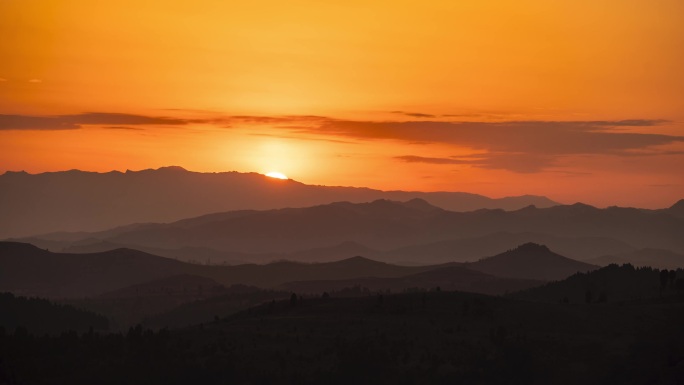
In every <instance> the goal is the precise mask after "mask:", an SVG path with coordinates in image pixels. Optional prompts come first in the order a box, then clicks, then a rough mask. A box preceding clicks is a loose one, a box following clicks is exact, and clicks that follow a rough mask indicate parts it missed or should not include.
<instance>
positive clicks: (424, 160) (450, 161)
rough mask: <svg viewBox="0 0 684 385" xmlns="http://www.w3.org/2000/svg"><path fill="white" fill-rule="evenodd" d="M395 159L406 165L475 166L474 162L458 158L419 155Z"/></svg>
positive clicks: (396, 157)
mask: <svg viewBox="0 0 684 385" xmlns="http://www.w3.org/2000/svg"><path fill="white" fill-rule="evenodd" d="M394 158H395V159H398V160H401V161H402V162H406V163H429V164H473V162H472V161H469V160H462V159H456V157H450V158H430V157H424V156H417V155H402V156H395V157H394Z"/></svg>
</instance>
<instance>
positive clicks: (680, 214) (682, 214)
mask: <svg viewBox="0 0 684 385" xmlns="http://www.w3.org/2000/svg"><path fill="white" fill-rule="evenodd" d="M660 211H661V212H665V213H668V214H670V215H672V216H674V217H677V218H684V199H680V200H679V201H677V203H675V204H673V205H672V206H670V208H667V209H665V210H660Z"/></svg>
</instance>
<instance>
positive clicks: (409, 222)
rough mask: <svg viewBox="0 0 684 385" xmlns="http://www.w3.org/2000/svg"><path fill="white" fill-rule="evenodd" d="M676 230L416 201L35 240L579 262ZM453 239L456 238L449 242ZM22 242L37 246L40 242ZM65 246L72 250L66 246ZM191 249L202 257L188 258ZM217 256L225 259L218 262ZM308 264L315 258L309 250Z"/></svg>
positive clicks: (643, 215)
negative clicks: (537, 252)
mask: <svg viewBox="0 0 684 385" xmlns="http://www.w3.org/2000/svg"><path fill="white" fill-rule="evenodd" d="M681 234H684V219H680V218H677V217H674V216H672V215H670V214H668V213H665V212H655V211H648V210H640V209H633V208H619V207H611V208H607V209H598V208H595V207H592V206H588V205H584V204H574V205H570V206H554V207H550V208H546V209H539V208H535V207H526V208H523V209H520V210H516V211H504V210H486V209H483V210H477V211H473V212H462V213H459V212H451V211H446V210H442V209H439V208H436V207H433V206H427V203H425V202H419V201H413V202H412V203H407V202H395V201H388V200H377V201H373V202H370V203H358V204H355V203H349V202H336V203H331V204H326V205H319V206H313V207H306V208H288V209H279V210H266V211H253V210H252V211H231V212H226V213H215V214H209V215H204V216H200V217H196V218H189V219H184V220H181V221H177V222H173V223H168V224H162V223H157V224H154V223H148V224H144V225H143V224H139V225H129V226H124V227H118V228H114V229H111V230H106V231H102V232H95V233H55V234H47V235H44V236H41V237H39V238H40V239H43V240H44V241H45V244H44V246H45V247H50V246H49V245H50V244H53V245H58V244H59V243H55V241H59V242H62V243H61V244H62V245H70V244H78V243H79V242H89V243H91V244H92V243H94V242H96V240H99V241H106V242H110V243H112V244H114V245H122V246H125V247H130V248H136V249H143V250H149V251H153V252H155V253H157V251H154V250H159V252H158V253H159V254H162V253H163V254H164V255H167V256H174V257H175V256H176V255H181V254H183V253H182V252H178V251H175V252H168V254H167V253H166V252H163V251H161V250H181V249H185V250H186V251H187V253H184V254H183V255H182V259H183V260H190V259H199V260H202V261H204V260H206V258H205V256H207V255H211V253H214V254H215V255H216V256H217V262H220V261H221V260H225V261H228V260H238V261H239V260H246V261H253V262H260V263H263V262H265V261H269V260H273V259H281V258H286V259H290V258H289V257H288V255H293V256H294V257H295V258H293V259H296V254H297V253H299V252H306V251H307V250H312V249H325V248H331V247H337V246H338V245H340V244H345V243H347V242H351V244H359V245H363V246H364V247H367V248H369V249H371V250H372V251H369V252H370V254H369V255H372V256H373V257H374V258H378V259H382V260H385V261H389V262H406V261H410V262H413V263H423V264H426V263H439V262H444V261H449V260H451V261H466V260H471V261H472V260H473V259H476V258H477V257H481V256H483V255H491V253H493V252H494V250H493V249H494V248H495V247H494V246H496V248H499V247H501V248H511V247H513V245H517V244H520V243H524V242H538V243H546V242H548V243H549V244H550V245H552V246H553V247H554V249H558V250H561V251H562V252H563V253H565V252H568V255H572V256H573V257H574V258H577V259H580V260H583V259H589V258H593V257H597V256H600V255H605V254H618V253H624V252H630V251H634V250H637V249H643V248H659V249H665V250H671V251H673V252H677V253H684V237H682V236H681ZM455 238H458V239H457V240H455V241H454V239H455ZM22 241H23V240H22ZM27 241H32V242H33V241H36V238H31V239H27ZM41 244H42V243H41ZM416 245H418V246H416ZM66 247H67V250H68V247H70V246H66ZM193 250H194V251H196V252H197V254H198V256H200V257H197V258H195V257H193V256H192V253H193ZM212 250H213V251H212ZM499 250H500V249H499ZM373 251H378V252H380V254H376V253H373ZM171 253H177V254H174V255H171ZM221 253H225V254H224V255H223V256H220V254H221ZM470 253H472V254H470ZM258 254H261V256H259V255H258ZM305 254H306V253H305ZM321 254H324V253H323V252H322V253H321ZM393 254H394V255H393ZM337 255H339V254H337ZM352 255H354V254H348V255H347V256H352ZM305 260H312V259H311V253H310V254H309V255H308V256H306V257H305Z"/></svg>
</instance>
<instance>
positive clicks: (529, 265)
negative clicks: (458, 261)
mask: <svg viewBox="0 0 684 385" xmlns="http://www.w3.org/2000/svg"><path fill="white" fill-rule="evenodd" d="M464 266H465V267H467V268H469V269H473V270H477V271H481V272H483V273H487V274H491V275H495V276H498V277H509V278H519V279H536V280H543V281H554V280H562V279H565V278H567V277H569V276H571V275H573V274H575V273H578V272H586V271H590V270H595V269H597V268H598V266H595V265H590V264H588V263H584V262H580V261H575V260H573V259H570V258H566V257H563V256H562V255H558V254H556V253H554V252H552V251H551V250H549V248H548V247H546V246H544V245H538V244H535V243H526V244H524V245H520V246H518V247H516V248H515V249H512V250H508V251H506V252H504V253H501V254H498V255H495V256H493V257H489V258H484V259H481V260H479V261H477V262H473V263H466V264H464Z"/></svg>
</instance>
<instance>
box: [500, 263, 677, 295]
mask: <svg viewBox="0 0 684 385" xmlns="http://www.w3.org/2000/svg"><path fill="white" fill-rule="evenodd" d="M671 272H672V273H673V274H671V273H670V272H669V271H667V270H666V271H665V273H664V274H665V280H664V281H663V280H661V279H662V276H661V271H659V270H657V269H652V268H650V267H642V268H634V267H633V266H632V265H622V266H618V265H609V266H606V267H603V268H601V269H598V270H594V271H591V272H588V273H578V274H575V275H573V276H571V277H569V278H568V279H566V280H563V281H560V282H551V283H548V284H546V285H543V286H539V287H536V288H532V289H529V290H525V291H521V292H520V293H515V294H513V295H512V296H513V297H514V298H519V299H526V300H535V301H547V302H570V303H592V302H608V301H610V302H615V301H625V300H636V299H652V298H661V297H663V296H666V297H667V296H672V295H678V294H684V270H681V269H680V270H678V271H674V270H672V271H671Z"/></svg>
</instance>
